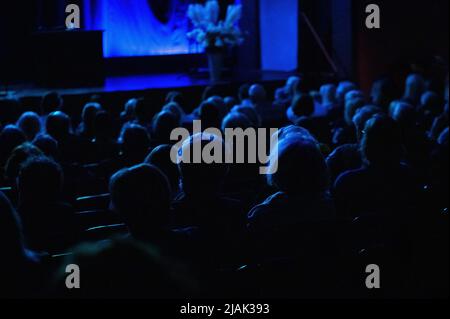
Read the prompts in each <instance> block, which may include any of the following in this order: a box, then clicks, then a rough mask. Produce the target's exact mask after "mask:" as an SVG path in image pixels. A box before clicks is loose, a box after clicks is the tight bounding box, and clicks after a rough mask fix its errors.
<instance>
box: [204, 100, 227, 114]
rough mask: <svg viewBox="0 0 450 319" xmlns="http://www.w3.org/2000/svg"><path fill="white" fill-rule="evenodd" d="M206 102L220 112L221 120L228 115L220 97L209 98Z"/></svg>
mask: <svg viewBox="0 0 450 319" xmlns="http://www.w3.org/2000/svg"><path fill="white" fill-rule="evenodd" d="M207 101H208V102H210V103H213V104H215V105H216V107H217V109H218V110H219V111H220V116H221V118H223V117H224V116H225V115H226V114H227V113H228V111H229V110H228V109H227V106H226V105H225V101H224V100H223V98H221V97H220V96H217V95H214V96H211V97H210V98H209V99H208V100H207Z"/></svg>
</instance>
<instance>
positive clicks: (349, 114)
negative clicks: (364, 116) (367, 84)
mask: <svg viewBox="0 0 450 319" xmlns="http://www.w3.org/2000/svg"><path fill="white" fill-rule="evenodd" d="M364 104H365V101H364V100H363V99H360V98H355V99H352V100H349V101H347V102H346V103H345V110H344V119H345V123H347V125H348V126H353V116H355V113H356V111H357V110H358V109H360V108H362V107H363V106H364Z"/></svg>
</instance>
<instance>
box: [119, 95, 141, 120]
mask: <svg viewBox="0 0 450 319" xmlns="http://www.w3.org/2000/svg"><path fill="white" fill-rule="evenodd" d="M137 101H138V100H137V99H129V100H128V101H127V102H126V103H125V108H124V110H123V111H122V113H120V119H121V120H122V122H128V121H131V120H133V119H134V116H135V108H136V104H137Z"/></svg>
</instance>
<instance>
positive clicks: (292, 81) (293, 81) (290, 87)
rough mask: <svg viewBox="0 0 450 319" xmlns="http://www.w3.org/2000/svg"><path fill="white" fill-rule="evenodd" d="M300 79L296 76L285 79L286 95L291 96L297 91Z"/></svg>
mask: <svg viewBox="0 0 450 319" xmlns="http://www.w3.org/2000/svg"><path fill="white" fill-rule="evenodd" d="M301 81H302V80H301V78H300V77H298V76H290V77H289V78H288V79H287V81H286V85H285V87H284V88H285V91H286V93H287V95H288V96H290V97H293V96H294V95H295V94H296V93H297V92H296V90H297V89H298V88H299V83H300V82H301Z"/></svg>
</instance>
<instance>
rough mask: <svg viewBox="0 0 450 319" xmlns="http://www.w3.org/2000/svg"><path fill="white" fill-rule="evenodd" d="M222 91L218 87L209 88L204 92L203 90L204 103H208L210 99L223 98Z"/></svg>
mask: <svg viewBox="0 0 450 319" xmlns="http://www.w3.org/2000/svg"><path fill="white" fill-rule="evenodd" d="M220 93H221V92H220V89H219V87H218V86H214V85H212V86H207V87H206V88H205V89H204V90H203V94H202V101H203V102H204V101H207V100H208V99H209V98H210V97H212V96H215V95H218V96H221V94H220Z"/></svg>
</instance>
